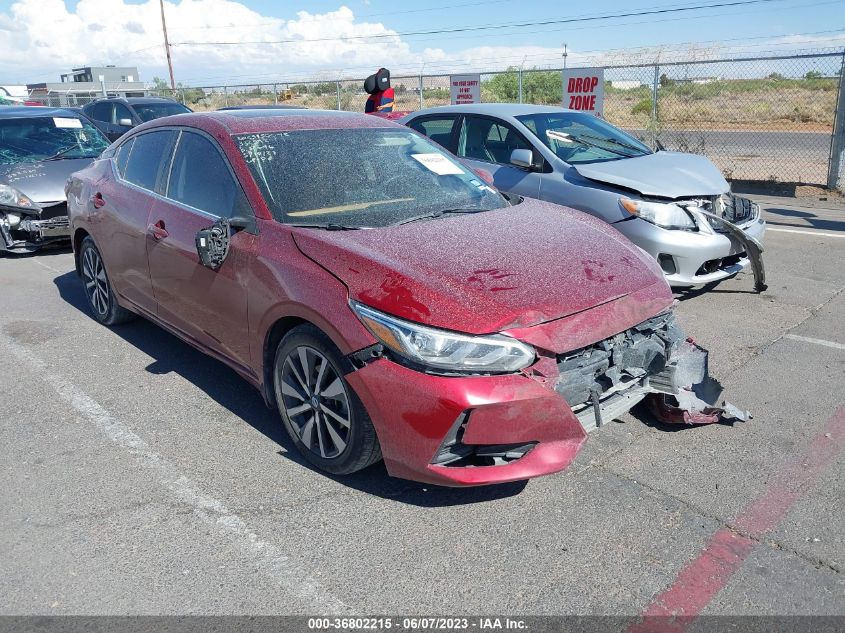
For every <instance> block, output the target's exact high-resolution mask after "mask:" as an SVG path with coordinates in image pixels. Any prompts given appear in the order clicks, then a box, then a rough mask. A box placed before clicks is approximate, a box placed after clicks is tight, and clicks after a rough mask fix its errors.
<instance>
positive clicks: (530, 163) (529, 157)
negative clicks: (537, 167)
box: [511, 149, 534, 169]
mask: <svg viewBox="0 0 845 633" xmlns="http://www.w3.org/2000/svg"><path fill="white" fill-rule="evenodd" d="M511 165H516V166H517V167H523V168H525V169H534V152H532V151H531V150H530V149H515V150H513V151H512V152H511Z"/></svg>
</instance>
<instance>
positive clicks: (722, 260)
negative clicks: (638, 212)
mask: <svg viewBox="0 0 845 633" xmlns="http://www.w3.org/2000/svg"><path fill="white" fill-rule="evenodd" d="M738 200H740V199H739V198H738ZM750 204H751V205H752V212H751V214H750V217H747V218H746V219H743V220H741V221H739V222H738V223H737V224H736V226H737V227H739V229H741V230H742V232H743V233H744V234H745V235H747V236H748V237H750V238H752V239H754V240H756V241H757V242H758V243H760V244H762V242H763V236H764V234H765V231H766V222H765V220H763V218H762V217H761V215H760V209H759V207H758V206H757V205H756V204H754V203H750ZM702 221H706V220H703V218H702ZM710 224H712V223H710ZM614 226H615V227H616V228H617V229H619V231H621V232H622V233H623V234H625V236H627V237H628V239H630V240H631V241H632V242H634V243H635V244H636V245H637V246H639V247H640V248H642V249H644V250H645V251H646V252H647V253H649V254H650V255H651V256H652V257H654V258H655V259H656V260H657V261H658V262H659V263H660V265H661V267H662V268H663V273H664V275H665V277H666V281H667V282H668V283H669V285H670V286H673V287H691V286H701V285H705V284H709V283H713V282H716V281H721V280H722V279H727V278H728V277H732V276H734V275H736V274H737V273H739V272H741V271H742V270H743V269H745V268H746V267H747V266H748V265H749V264H750V263H751V260H750V258H749V254H748V252H747V247H746V245H745V244H743V243H742V242H741V241H740V240H739V239H737V238H736V237H735V236H734V235H731V234H730V232H728V231H725V230H723V229H722V228H721V227H718V226H717V227H715V228H712V229H711V227H710V226H709V225H708V227H706V230H705V231H697V232H691V231H680V230H668V229H662V228H660V227H658V226H655V225H654V224H650V223H648V222H646V221H644V220H641V219H639V218H632V219H631V220H626V221H624V222H617V223H616V224H614Z"/></svg>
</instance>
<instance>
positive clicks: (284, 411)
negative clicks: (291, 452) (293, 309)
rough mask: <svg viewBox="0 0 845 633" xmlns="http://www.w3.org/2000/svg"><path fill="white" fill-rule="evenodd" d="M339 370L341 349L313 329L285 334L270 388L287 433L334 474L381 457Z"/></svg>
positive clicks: (361, 409) (313, 460) (372, 431)
mask: <svg viewBox="0 0 845 633" xmlns="http://www.w3.org/2000/svg"><path fill="white" fill-rule="evenodd" d="M303 355H304V357H305V360H303ZM343 367H344V363H343V357H342V355H341V353H340V351H339V350H338V349H337V347H335V345H334V343H332V342H331V340H330V339H329V337H327V336H326V335H325V334H323V332H321V331H320V330H319V329H318V328H316V327H314V326H313V325H300V326H297V327H295V328H293V329H292V330H291V331H290V332H288V333H287V334H286V335H285V336H284V338H282V340H281V341H280V342H279V346H278V347H277V348H276V356H275V358H274V361H273V389H274V393H275V395H276V403H277V404H278V407H279V414H280V415H281V418H282V422H283V423H284V426H285V429H286V430H287V432H288V434H289V435H290V437H291V439H292V440H293V441H294V444H296V447H297V449H298V450H299V452H300V453H302V456H303V457H304V458H305V459H306V460H308V461H309V462H310V463H311V464H313V465H314V466H316V467H317V468H319V469H320V470H324V471H326V472H328V473H331V474H333V475H348V474H350V473H354V472H356V471H358V470H362V469H364V468H366V467H367V466H370V465H372V464H374V463H376V462H377V461H379V460H380V459H381V446H380V445H379V442H378V437H377V436H376V430H375V428H374V427H373V423H372V421H371V420H370V416H369V415H368V414H367V411H366V410H365V409H364V405H363V404H362V403H361V401H360V399H359V398H358V396H357V394H356V393H355V391H354V390H353V389H352V387H351V386H350V385H349V383H347V382H346V379H345V378H344V377H343V373H344V372H343V369H342V368H343ZM294 394H296V395H294ZM299 409H301V411H298V410H299ZM294 412H296V413H294ZM342 419H345V420H346V421H347V422H348V423H349V424H348V426H345V425H344V424H343V423H342V422H341V420H342ZM341 444H342V446H341Z"/></svg>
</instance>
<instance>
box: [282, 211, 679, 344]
mask: <svg viewBox="0 0 845 633" xmlns="http://www.w3.org/2000/svg"><path fill="white" fill-rule="evenodd" d="M294 239H295V240H296V243H297V245H298V246H299V248H300V249H301V250H302V252H303V253H304V254H305V255H306V256H307V257H309V258H311V259H313V260H314V261H315V262H317V263H318V264H320V265H321V266H323V267H324V268H326V269H327V270H329V271H330V272H332V273H333V274H334V275H336V276H337V277H338V278H339V279H340V280H341V281H343V282H344V283H345V284H346V285H347V286H348V288H349V294H350V297H351V298H352V299H354V300H356V301H360V302H361V303H365V304H367V305H369V306H372V307H374V308H376V309H378V310H382V311H384V312H387V313H389V314H393V315H396V316H399V317H402V318H405V319H408V320H410V321H416V322H418V323H424V324H427V325H432V326H436V327H441V328H446V329H450V330H458V331H461V332H468V333H472V334H484V333H490V332H499V331H502V330H507V329H510V328H523V327H529V326H531V325H536V324H538V323H543V322H545V321H550V320H552V319H558V318H561V317H564V316H567V315H570V314H574V313H576V312H581V311H583V310H586V309H588V308H592V307H594V306H598V305H601V304H603V303H606V302H608V301H612V300H614V299H617V298H619V297H623V296H626V295H628V294H630V293H632V292H634V291H636V290H639V289H641V288H644V287H646V286H649V285H652V284H654V283H665V282H664V281H663V275H662V273H661V271H660V269H659V268H658V267H657V263H656V262H655V261H654V260H652V259H651V258H650V257H648V256H647V255H645V253H644V252H643V251H641V250H640V249H639V248H637V247H636V246H634V245H633V244H632V243H631V242H629V241H628V240H627V239H626V238H625V237H623V236H622V235H621V234H620V233H619V232H618V231H616V230H615V229H613V228H612V227H611V226H609V225H608V224H605V223H604V222H601V221H600V220H597V219H595V218H593V217H591V216H588V215H586V214H584V213H581V212H579V211H575V210H573V209H568V208H565V207H561V206H558V205H554V204H549V203H545V202H540V201H538V200H530V199H525V200H524V201H523V202H522V203H521V204H519V205H516V206H513V207H507V208H504V209H500V210H497V211H488V212H485V213H478V214H473V215H464V216H453V217H452V216H450V217H445V218H440V219H436V220H431V221H421V222H414V223H411V224H406V225H403V226H395V227H388V228H382V229H372V230H366V229H365V230H358V231H320V230H314V229H295V231H294Z"/></svg>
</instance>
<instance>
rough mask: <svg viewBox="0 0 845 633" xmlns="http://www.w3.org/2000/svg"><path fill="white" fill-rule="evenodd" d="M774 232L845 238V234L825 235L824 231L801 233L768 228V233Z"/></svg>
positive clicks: (793, 230)
mask: <svg viewBox="0 0 845 633" xmlns="http://www.w3.org/2000/svg"><path fill="white" fill-rule="evenodd" d="M769 231H774V232H775V233H799V234H800V235H815V236H816V237H845V233H825V232H824V231H799V230H797V229H773V228H772V227H771V226H767V227H766V232H767V233H768V232H769Z"/></svg>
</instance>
